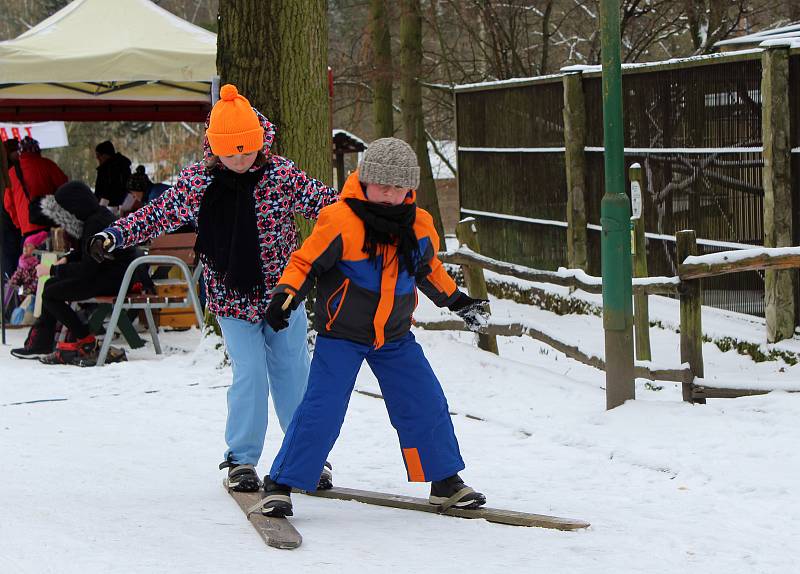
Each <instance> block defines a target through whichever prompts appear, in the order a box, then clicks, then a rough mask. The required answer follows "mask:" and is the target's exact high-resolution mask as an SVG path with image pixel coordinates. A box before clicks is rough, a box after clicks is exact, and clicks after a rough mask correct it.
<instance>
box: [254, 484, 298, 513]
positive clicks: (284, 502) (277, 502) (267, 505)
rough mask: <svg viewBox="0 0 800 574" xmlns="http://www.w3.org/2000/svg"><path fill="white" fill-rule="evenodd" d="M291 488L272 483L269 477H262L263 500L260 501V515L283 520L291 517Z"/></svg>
mask: <svg viewBox="0 0 800 574" xmlns="http://www.w3.org/2000/svg"><path fill="white" fill-rule="evenodd" d="M291 495H292V487H291V486H287V485H285V484H280V483H278V482H275V481H273V480H272V479H271V478H270V477H269V475H267V476H265V477H264V499H263V500H262V501H261V514H263V515H264V516H274V517H276V518H283V517H285V516H292V497H291Z"/></svg>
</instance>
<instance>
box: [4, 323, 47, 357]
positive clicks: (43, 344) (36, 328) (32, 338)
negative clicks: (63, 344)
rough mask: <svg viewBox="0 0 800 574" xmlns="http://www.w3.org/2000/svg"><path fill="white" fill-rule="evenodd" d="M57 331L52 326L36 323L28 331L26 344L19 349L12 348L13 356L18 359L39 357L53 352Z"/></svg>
mask: <svg viewBox="0 0 800 574" xmlns="http://www.w3.org/2000/svg"><path fill="white" fill-rule="evenodd" d="M54 338H55V332H54V330H53V329H52V327H46V326H44V325H40V324H39V323H36V324H34V325H33V326H32V327H31V330H30V331H28V337H27V338H26V339H25V344H24V345H23V346H22V347H19V348H18V349H11V356H13V357H16V358H18V359H38V358H40V357H44V356H45V355H48V354H50V353H52V352H53V342H54V341H53V339H54Z"/></svg>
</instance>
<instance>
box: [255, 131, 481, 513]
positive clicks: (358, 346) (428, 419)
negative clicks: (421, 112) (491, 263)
mask: <svg viewBox="0 0 800 574" xmlns="http://www.w3.org/2000/svg"><path fill="white" fill-rule="evenodd" d="M418 186H419V166H418V164H417V158H416V154H415V153H414V150H412V149H411V147H410V146H409V145H408V144H407V143H405V142H403V141H402V140H399V139H396V138H382V139H379V140H376V141H375V142H373V143H372V144H371V145H370V146H369V148H368V149H367V151H366V152H365V154H364V158H363V160H362V162H361V163H360V164H359V169H358V171H357V172H355V173H353V174H352V175H351V176H350V177H349V178H348V180H347V182H346V183H345V185H344V189H343V190H342V194H341V198H340V200H339V201H338V202H336V203H335V204H333V205H330V206H328V207H325V208H324V209H323V210H322V211H321V212H320V214H319V220H318V222H317V224H316V226H315V227H314V231H313V232H312V234H311V235H310V236H309V238H308V239H306V241H305V242H304V243H303V246H302V247H301V248H300V249H299V250H297V251H295V252H294V253H293V254H292V256H291V259H290V261H289V264H288V265H287V267H286V269H285V270H284V272H283V275H282V276H281V279H280V280H279V282H278V285H277V286H276V287H275V289H274V291H273V297H272V300H271V302H270V304H269V306H268V308H267V317H266V320H267V322H268V323H269V324H270V325H271V326H272V327H273V329H275V330H276V331H277V330H280V329H282V328H284V327H286V326H287V324H288V320H287V319H288V316H289V314H290V313H291V311H292V310H293V309H296V308H297V305H298V304H299V303H300V301H301V300H302V299H303V298H304V297H305V296H306V294H307V293H308V291H309V289H310V288H311V287H312V285H313V284H314V282H315V281H316V282H317V299H316V302H315V325H314V327H315V329H316V330H317V333H318V337H317V343H316V348H315V349H314V357H313V359H312V362H311V372H310V374H309V379H308V389H307V391H306V394H305V396H304V398H303V401H302V403H301V404H300V406H299V407H298V408H297V410H296V411H295V414H294V417H293V419H292V422H291V424H290V425H289V428H288V430H287V431H286V435H285V437H284V440H283V444H282V446H281V449H280V451H279V452H278V455H277V456H276V458H275V461H274V462H273V464H272V469H271V471H270V474H269V476H267V477H266V478H265V479H264V491H265V494H266V497H265V498H264V500H263V501H262V507H261V511H262V513H264V514H266V515H270V516H291V515H292V503H291V498H290V492H291V488H292V487H296V488H299V489H302V490H307V491H308V490H315V489H316V487H317V480H318V478H319V475H320V470H321V469H322V466H323V464H324V463H325V459H326V456H327V455H328V453H329V452H330V450H331V448H333V445H334V443H335V442H336V439H337V437H338V436H339V431H340V429H341V426H342V423H343V422H344V417H345V412H346V410H347V405H348V401H349V398H350V394H351V393H352V391H353V387H354V385H355V380H356V375H357V374H358V371H359V369H360V367H361V363H362V362H363V361H364V360H365V359H366V361H367V363H368V364H369V366H370V368H371V369H372V372H373V373H374V374H375V376H376V377H377V379H378V383H379V384H380V386H381V391H382V392H383V397H384V400H385V401H386V408H387V410H388V412H389V418H390V420H391V422H392V425H393V426H394V428H395V430H396V431H397V434H398V437H399V439H400V447H401V450H402V454H403V460H404V462H405V465H406V471H407V474H408V480H409V481H414V482H427V481H431V483H432V484H431V494H430V498H429V501H430V503H431V504H436V505H441V506H445V507H450V506H455V507H458V508H477V507H478V506H481V505H482V504H484V503H485V502H486V498H485V497H484V495H483V494H481V493H479V492H475V491H473V490H472V489H471V488H469V487H467V486H466V485H465V484H464V482H463V481H462V480H461V478H460V477H459V476H458V472H459V471H461V470H463V469H464V461H463V460H462V459H461V454H460V452H459V448H458V441H457V440H456V437H455V432H454V430H453V424H452V422H451V420H450V415H449V412H448V408H447V400H446V399H445V396H444V393H443V391H442V388H441V385H440V384H439V381H438V380H437V379H436V375H434V373H433V370H432V369H431V366H430V364H429V363H428V360H427V359H426V358H425V355H424V354H423V352H422V348H421V347H420V346H419V344H418V343H417V342H416V340H415V339H414V335H413V334H412V333H411V331H410V328H411V314H412V313H413V311H414V308H415V307H416V303H417V287H419V288H420V289H421V290H422V291H423V292H424V293H425V294H426V295H427V296H428V297H429V298H430V299H431V300H432V301H433V302H434V303H435V304H436V305H438V306H440V307H448V308H449V309H450V310H452V311H454V312H456V313H458V314H459V315H460V316H461V317H462V318H463V319H464V320H465V322H466V323H467V325H468V326H469V327H470V328H471V329H478V328H479V326H480V324H481V323H482V322H483V321H485V319H486V317H487V310H486V301H482V300H477V299H472V298H471V297H469V296H468V295H466V294H464V293H462V292H461V291H459V290H458V288H457V287H456V284H455V282H454V281H453V280H452V279H451V278H450V276H449V275H448V274H447V272H446V271H445V270H444V268H443V266H442V263H441V262H440V261H439V259H438V258H437V257H436V253H437V251H438V249H439V237H438V235H437V234H436V230H435V228H434V226H433V219H432V217H431V216H430V214H429V213H428V212H426V211H424V210H423V209H420V208H418V207H417V206H416V204H415V202H414V200H415V195H416V192H415V190H416V188H417V187H418ZM287 301H289V303H288V304H287ZM284 307H285V308H284Z"/></svg>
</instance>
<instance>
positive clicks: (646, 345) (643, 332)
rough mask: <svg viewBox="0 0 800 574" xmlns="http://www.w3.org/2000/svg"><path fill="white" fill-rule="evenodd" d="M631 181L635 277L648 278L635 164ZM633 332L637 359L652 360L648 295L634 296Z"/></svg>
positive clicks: (638, 174) (639, 183)
mask: <svg viewBox="0 0 800 574" xmlns="http://www.w3.org/2000/svg"><path fill="white" fill-rule="evenodd" d="M628 174H629V176H630V180H631V207H632V215H631V223H632V224H633V229H632V230H631V232H632V234H633V235H632V236H631V253H632V254H633V276H634V277H647V247H646V244H645V240H644V203H643V200H642V166H641V165H639V164H638V163H634V164H632V165H631V166H630V168H629V169H628ZM633 332H634V342H635V343H636V358H637V359H638V360H640V361H649V360H651V359H652V358H653V357H652V354H651V351H650V309H649V304H648V299H647V295H645V294H644V293H642V294H639V295H634V296H633Z"/></svg>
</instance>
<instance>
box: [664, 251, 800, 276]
mask: <svg viewBox="0 0 800 574" xmlns="http://www.w3.org/2000/svg"><path fill="white" fill-rule="evenodd" d="M793 250H796V251H797V253H785V254H777V253H776V254H771V253H761V254H758V255H753V256H751V257H740V258H735V259H734V258H731V259H730V260H725V261H721V262H719V263H703V262H700V263H694V262H693V263H681V264H680V265H678V277H680V279H681V281H689V280H692V279H700V278H702V277H714V276H717V275H724V274H726V273H739V272H741V271H756V270H766V269H792V268H795V267H800V248H793ZM775 251H776V252H780V251H783V252H785V251H786V248H782V249H775ZM736 254H737V252H736V251H732V252H731V256H733V257H735V256H736ZM714 255H715V258H719V257H720V255H721V254H720V253H715V254H714ZM723 258H726V256H724V255H723ZM726 259H727V258H726Z"/></svg>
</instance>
